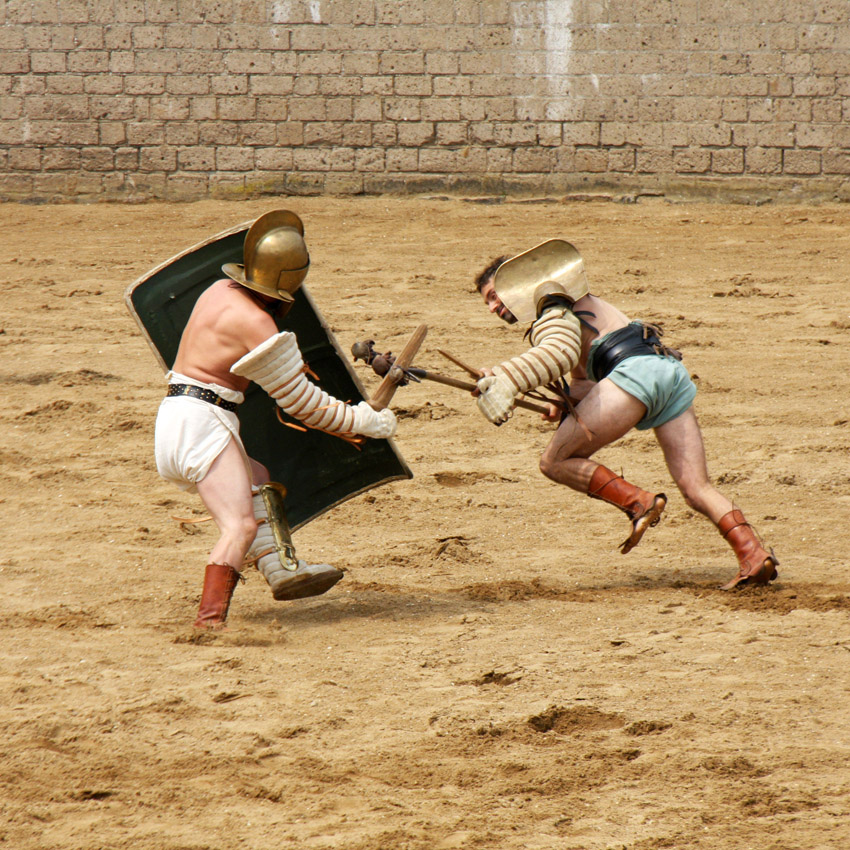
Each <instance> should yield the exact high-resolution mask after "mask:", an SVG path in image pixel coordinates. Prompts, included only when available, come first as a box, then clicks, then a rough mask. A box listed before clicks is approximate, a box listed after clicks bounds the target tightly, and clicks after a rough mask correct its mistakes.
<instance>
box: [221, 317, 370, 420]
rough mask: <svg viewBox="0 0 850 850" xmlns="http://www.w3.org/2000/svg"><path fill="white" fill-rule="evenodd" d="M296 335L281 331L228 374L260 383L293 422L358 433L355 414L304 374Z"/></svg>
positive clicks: (352, 409)
mask: <svg viewBox="0 0 850 850" xmlns="http://www.w3.org/2000/svg"><path fill="white" fill-rule="evenodd" d="M306 370H307V367H306V366H305V364H304V359H303V357H302V356H301V351H300V349H299V348H298V342H297V340H296V338H295V334H293V333H290V332H289V331H282V332H281V333H279V334H275V335H274V336H272V337H269V338H268V339H267V340H266V341H265V342H263V343H261V344H260V345H258V346H257V347H256V348H255V349H253V350H252V351H249V352H248V353H247V354H246V355H245V356H244V357H242V358H241V359H240V360H237V361H236V363H234V364H233V366H231V367H230V371H231V372H232V373H233V374H234V375H240V376H242V377H243V378H248V379H249V380H251V381H254V382H255V383H257V384H259V385H260V386H261V387H262V388H263V389H264V390H265V391H266V392H267V393H268V394H269V395H270V396H271V397H272V398H273V399H274V400H275V401H276V402H277V404H278V406H279V407H281V408H283V410H285V411H286V412H287V413H288V414H289V415H290V416H292V417H293V418H294V419H298V420H299V421H300V422H303V423H304V424H305V425H307V426H309V427H310V428H318V429H319V430H322V431H330V432H333V433H343V434H345V433H352V432H358V429H357V428H356V427H355V419H356V416H357V414H356V411H355V409H354V408H353V407H351V405H348V404H346V403H345V402H344V401H339V399H336V398H334V397H333V396H331V395H328V393H326V392H325V391H324V390H323V389H321V388H320V387H318V386H316V384H314V383H313V382H312V381H310V380H309V379H308V378H307V376H306V375H305V374H304V373H305V372H306Z"/></svg>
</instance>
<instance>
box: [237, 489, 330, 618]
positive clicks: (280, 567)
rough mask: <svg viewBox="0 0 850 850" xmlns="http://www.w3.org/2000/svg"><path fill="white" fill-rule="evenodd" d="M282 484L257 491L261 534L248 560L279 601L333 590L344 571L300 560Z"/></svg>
mask: <svg viewBox="0 0 850 850" xmlns="http://www.w3.org/2000/svg"><path fill="white" fill-rule="evenodd" d="M285 497H286V488H285V487H284V486H283V485H282V484H277V483H275V482H270V483H268V484H263V485H262V486H261V487H260V488H259V492H258V493H255V494H254V516H255V517H256V519H257V536H256V538H255V539H254V544H253V545H252V546H251V549H250V550H249V552H248V560H249V562H250V561H255V562H256V564H257V569H258V570H259V572H260V573H261V574H262V576H263V578H265V580H266V581H267V582H268V584H269V587H270V588H271V591H272V596H274V598H275V599H277V600H279V601H280V600H286V599H302V598H304V597H306V596H318V595H319V594H321V593H324V592H325V591H327V590H330V588H331V587H333V586H334V585H335V584H336V583H337V582H338V581H339V580H340V579H341V578H342V576H343V573H342V570H338V569H336V568H335V567H331V566H329V565H328V564H307V563H306V562H304V561H300V560H298V558H297V557H296V555H295V546H294V545H293V543H292V532H291V531H290V529H289V523H288V522H287V519H286V511H285V510H284V504H283V500H284V498H285Z"/></svg>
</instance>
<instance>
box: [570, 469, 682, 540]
mask: <svg viewBox="0 0 850 850" xmlns="http://www.w3.org/2000/svg"><path fill="white" fill-rule="evenodd" d="M587 495H588V496H590V498H591V499H601V500H602V501H603V502H608V504H609V505H614V506H615V507H618V508H619V509H620V510H621V511H623V512H624V513H625V514H626V515H627V516H628V517H629V519H630V520H631V521H632V533H631V534H630V535H629V536H628V537H627V538H626V539H625V540H624V541H623V542H622V543H621V544H620V552H621V553H622V554H623V555H625V554H626V553H627V552H631V551H632V549H634V548H635V546H637V545H638V543H640V539H641V537H643V535H644V533H645V532H646V530H647V529H648V528H650V527H651V526H653V525H658V521H659V520H660V519H661V514H662V513H664V508H666V507H667V497H666V496H665V495H664V494H663V493H656V494H653V493H647V491H646V490H641V489H640V487H635V485H634V484H629V482H628V481H626V479H625V478H623V476H622V475H617V473H616V472H612V471H611V470H610V469H608V467H606V466H602V464H600V465H599V466H597V467H596V470H595V471H594V473H593V475H592V476H591V479H590V486H589V487H588V488H587Z"/></svg>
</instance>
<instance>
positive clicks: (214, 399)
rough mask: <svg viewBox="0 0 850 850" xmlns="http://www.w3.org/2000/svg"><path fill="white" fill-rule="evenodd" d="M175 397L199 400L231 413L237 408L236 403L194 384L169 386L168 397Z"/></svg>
mask: <svg viewBox="0 0 850 850" xmlns="http://www.w3.org/2000/svg"><path fill="white" fill-rule="evenodd" d="M176 395H188V396H191V397H192V398H199V399H200V400H201V401H205V402H207V404H214V405H215V406H216V407H220V408H221V409H222V410H229V411H230V412H231V413H233V412H234V411H235V410H236V408H237V407H238V405H237V404H236V402H233V401H227V400H226V399H223V398H222V397H221V396H220V395H218V394H217V393H214V392H213V391H212V390H208V389H206V388H205V387H196V386H195V385H194V384H169V385H168V396H169V397H171V396H176Z"/></svg>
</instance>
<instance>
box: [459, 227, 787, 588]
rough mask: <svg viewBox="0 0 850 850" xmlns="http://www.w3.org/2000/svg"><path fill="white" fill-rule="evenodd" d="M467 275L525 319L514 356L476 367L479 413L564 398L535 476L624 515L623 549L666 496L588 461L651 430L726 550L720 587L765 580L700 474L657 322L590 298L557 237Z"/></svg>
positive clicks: (570, 249) (740, 524)
mask: <svg viewBox="0 0 850 850" xmlns="http://www.w3.org/2000/svg"><path fill="white" fill-rule="evenodd" d="M475 282H476V288H477V290H478V292H479V293H480V294H481V297H482V298H483V299H484V303H485V304H486V305H487V307H488V309H489V310H490V312H491V313H495V314H496V315H497V316H498V317H499V318H500V319H502V320H503V321H505V322H507V323H508V324H513V323H515V322H520V323H523V324H529V325H530V327H529V330H528V333H527V336H528V337H529V340H530V342H531V348H530V349H529V350H528V351H526V352H525V353H523V354H520V355H518V356H516V357H513V358H511V359H510V360H507V361H505V362H503V363H500V364H498V365H496V366H493V367H490V368H485V369H482V370H481V373H482V375H483V377H482V378H480V379H479V381H478V385H477V389H476V391H475V392H474V395H476V396H477V399H478V407H479V409H480V410H481V412H482V413H483V414H484V416H485V417H486V418H487V419H488V420H489V421H490V422H492V423H493V424H494V425H501V424H503V423H504V422H506V421H507V420H508V419H509V418H510V417H511V415H512V414H513V410H514V406H515V404H516V400H517V399H518V398H519V397H520V396H522V395H524V394H525V393H529V392H535V391H538V390H539V389H541V388H542V389H546V388H548V389H549V390H551V391H554V392H555V394H556V396H560V397H561V399H563V400H564V404H562V405H561V406H555V405H553V404H550V405H549V410H548V413H546V414H544V419H547V420H548V421H552V422H557V421H559V420H560V425H559V427H558V430H557V431H556V432H555V435H554V436H553V438H552V440H551V441H550V443H549V445H548V446H547V447H546V450H545V451H544V452H543V455H542V457H541V458H540V471H541V472H542V473H543V474H544V475H545V476H546V477H547V478H550V479H551V480H552V481H555V482H557V483H558V484H564V485H566V486H567V487H570V488H571V489H573V490H577V491H578V492H579V493H583V494H585V495H587V496H589V497H590V498H591V499H599V500H600V501H603V502H607V503H608V504H610V505H614V506H615V507H617V508H619V509H620V510H621V511H623V512H624V513H625V514H626V516H627V517H628V518H629V522H630V530H629V534H628V537H627V538H626V539H625V540H624V541H623V542H622V543H621V544H620V551H621V552H622V553H623V554H626V553H627V552H630V551H631V550H632V549H634V547H635V546H637V544H638V543H639V542H640V540H641V538H642V537H643V535H644V534H645V533H646V531H647V530H648V529H649V528H651V527H653V526H655V525H657V523H658V522H659V521H660V520H661V518H662V515H663V513H664V509H665V508H666V506H667V496H666V495H665V494H664V493H650V492H648V491H646V490H642V489H641V488H640V487H637V486H636V485H634V484H632V483H630V482H629V481H627V480H626V479H625V478H624V477H623V476H622V475H618V474H617V473H616V472H614V471H612V470H610V469H608V468H607V467H605V466H603V465H602V464H600V463H597V462H596V461H595V460H593V459H592V458H593V456H594V455H595V454H596V452H597V451H598V450H599V449H601V448H604V447H605V446H607V445H610V444H611V443H613V442H615V441H616V440H618V439H620V438H621V437H623V436H625V435H626V434H627V433H628V432H629V431H631V429H632V428H636V429H638V430H648V429H650V428H651V429H653V431H654V433H655V438H656V440H657V442H658V445H659V446H660V447H661V451H662V452H663V454H664V460H665V461H666V463H667V468H668V469H669V471H670V474H671V476H672V477H673V480H674V481H675V482H676V486H677V487H678V488H679V490H680V492H681V493H682V496H683V497H684V499H685V501H686V502H687V504H688V505H689V506H690V507H691V508H693V509H694V510H695V511H698V512H699V513H701V514H702V515H703V516H705V517H707V518H708V519H710V520H711V521H712V522H713V523H714V524H715V525H716V526H717V529H718V531H719V532H720V534H721V536H722V537H723V538H724V539H725V540H726V541H727V542H728V543H729V545H730V546H731V547H732V549H733V551H734V553H735V556H736V558H737V560H738V570H737V573H736V575H735V576H733V577H732V578H731V579H730V580H729V581H727V582H726V583H725V584H724V585H723V589H724V590H731V589H732V588H735V587H740V586H741V585H745V584H753V585H754V584H767V583H768V582H770V581H773V579H775V578H776V577H777V571H776V567H777V565H778V563H779V562H778V560H777V558H776V556H775V554H774V553H773V550H772V549H771V550H768V549H766V548H765V546H764V545H763V543H762V542H761V540H760V538H759V537H758V536H757V534H756V532H755V531H754V530H753V528H752V526H751V525H750V524H749V523H748V522H747V520H746V519H745V517H744V514H743V513H742V512H741V510H740V509H739V508H737V507H736V506H735V505H734V504H733V503H732V502H731V501H730V500H729V499H728V498H727V497H726V496H724V495H723V494H722V493H721V492H720V491H719V490H717V488H716V487H714V485H713V484H712V483H711V481H710V480H709V475H708V468H707V465H706V457H705V447H704V444H703V438H702V433H701V431H700V427H699V423H698V422H697V417H696V414H695V412H694V408H693V401H694V398H695V396H696V392H697V389H696V386H695V385H694V382H693V381H692V380H691V377H690V375H689V373H688V370H687V369H686V368H685V367H684V365H683V364H682V362H681V355H680V354H679V352H678V351H675V350H674V349H671V348H668V347H667V346H666V345H664V344H663V343H662V341H661V337H662V332H661V329H660V328H658V327H656V326H654V325H651V324H648V323H646V322H641V321H632V320H630V319H629V317H627V316H626V315H625V314H623V313H622V312H621V311H620V310H618V309H617V308H616V307H614V306H613V305H612V304H610V303H608V302H607V301H604V300H603V299H602V298H599V297H598V296H596V295H593V294H592V293H591V292H590V289H589V287H588V283H587V275H586V273H585V268H584V261H583V260H582V258H581V254H580V253H579V252H578V250H577V249H576V248H575V246H573V245H571V244H570V243H569V242H565V241H563V240H560V239H552V240H549V241H547V242H543V243H542V244H540V245H537V246H536V247H534V248H532V249H530V250H529V251H525V252H524V253H522V254H519V255H517V256H515V257H512V258H509V257H506V256H505V257H499V258H498V259H496V260H494V261H493V262H492V263H490V265H488V266H487V268H485V269H484V270H483V271H482V272H481V273H480V274H479V275H478V277H477V278H476V281H475ZM564 406H566V412H565V411H564Z"/></svg>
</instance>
